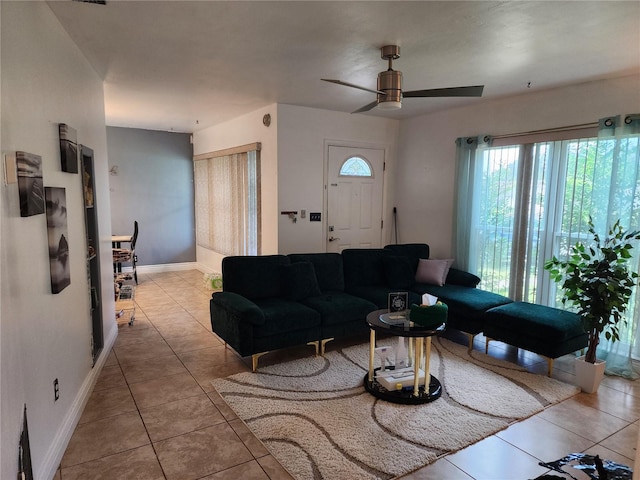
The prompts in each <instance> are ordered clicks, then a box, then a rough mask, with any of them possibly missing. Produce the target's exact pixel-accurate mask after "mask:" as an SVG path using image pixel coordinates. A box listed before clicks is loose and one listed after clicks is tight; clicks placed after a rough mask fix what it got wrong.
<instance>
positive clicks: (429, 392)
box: [364, 309, 445, 405]
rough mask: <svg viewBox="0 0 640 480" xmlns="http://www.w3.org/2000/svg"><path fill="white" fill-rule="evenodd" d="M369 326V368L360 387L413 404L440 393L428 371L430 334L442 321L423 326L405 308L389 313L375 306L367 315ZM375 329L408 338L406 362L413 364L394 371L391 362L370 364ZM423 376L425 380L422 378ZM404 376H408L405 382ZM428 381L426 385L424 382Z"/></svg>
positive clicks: (430, 399) (372, 355) (437, 330)
mask: <svg viewBox="0 0 640 480" xmlns="http://www.w3.org/2000/svg"><path fill="white" fill-rule="evenodd" d="M367 323H368V324H369V328H370V329H371V336H370V340H369V371H368V372H367V374H366V375H365V377H364V388H365V390H366V391H367V392H369V393H371V394H372V395H373V396H375V397H377V398H380V399H382V400H386V401H388V402H393V403H403V404H410V405H416V404H421V403H427V402H433V401H434V400H436V399H437V398H439V397H440V395H441V394H442V385H441V384H440V381H439V380H438V379H437V378H436V377H434V376H433V375H431V374H430V371H429V359H430V356H431V337H433V336H434V335H439V334H440V333H442V332H443V331H444V329H445V323H443V324H442V325H440V326H439V327H437V328H435V329H434V328H426V327H422V326H420V325H417V324H414V323H413V322H411V321H410V320H409V311H404V312H393V313H389V310H387V309H383V310H376V311H374V312H371V313H369V314H368V315H367ZM376 332H380V333H384V334H387V335H393V336H396V337H405V338H408V340H409V355H408V357H409V362H410V366H412V367H413V372H411V371H410V370H407V369H405V370H402V371H400V370H399V372H401V373H399V374H397V375H396V374H395V373H394V371H395V366H391V367H385V369H384V370H385V371H384V372H383V371H381V367H378V368H374V357H375V349H376ZM425 379H427V381H426V382H425ZM408 380H410V382H409V384H408V385H407V382H408ZM427 384H428V388H425V385H427Z"/></svg>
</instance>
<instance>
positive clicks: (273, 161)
mask: <svg viewBox="0 0 640 480" xmlns="http://www.w3.org/2000/svg"><path fill="white" fill-rule="evenodd" d="M267 113H268V114H269V115H271V126H269V127H266V126H264V125H263V123H262V117H263V116H264V115H265V114H267ZM277 131H278V111H277V107H276V105H275V104H273V105H269V106H267V107H265V108H261V109H259V110H256V111H254V112H251V113H248V114H247V115H243V116H241V117H238V118H236V119H234V120H230V121H228V122H225V123H221V124H219V125H215V126H213V127H209V128H206V129H203V130H200V131H198V132H195V133H194V134H193V154H194V155H200V154H202V153H207V152H215V151H218V150H224V149H225V148H232V147H238V146H241V145H246V144H249V143H254V142H261V143H262V150H261V151H260V164H261V171H260V182H261V183H260V184H261V208H262V254H263V255H269V254H274V253H278V229H277V225H276V223H275V217H276V212H277V210H278V203H277V202H278V170H277V162H278V138H277ZM196 261H197V262H198V267H199V268H200V269H201V270H203V271H212V272H221V271H222V268H221V264H222V255H220V254H218V253H216V252H213V251H211V250H208V249H206V248H202V247H200V246H198V245H196Z"/></svg>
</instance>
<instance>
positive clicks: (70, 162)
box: [58, 123, 78, 173]
mask: <svg viewBox="0 0 640 480" xmlns="http://www.w3.org/2000/svg"><path fill="white" fill-rule="evenodd" d="M58 132H59V133H60V167H61V168H62V171H63V172H69V173H78V133H77V132H76V130H75V129H74V128H71V127H70V126H69V125H67V124H65V123H59V124H58Z"/></svg>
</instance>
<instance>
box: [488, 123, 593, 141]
mask: <svg viewBox="0 0 640 480" xmlns="http://www.w3.org/2000/svg"><path fill="white" fill-rule="evenodd" d="M597 126H598V122H591V123H581V124H578V125H569V126H566V127H556V128H545V129H543V130H531V131H529V132H520V133H505V134H503V135H490V137H491V138H493V139H496V138H511V137H521V136H523V135H538V134H541V133H554V132H565V131H567V132H568V131H571V130H582V129H584V128H594V127H597Z"/></svg>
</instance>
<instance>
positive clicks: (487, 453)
mask: <svg viewBox="0 0 640 480" xmlns="http://www.w3.org/2000/svg"><path fill="white" fill-rule="evenodd" d="M139 281H140V284H139V286H138V287H137V290H136V304H137V311H136V320H135V322H134V324H133V326H129V325H128V324H127V323H126V322H125V321H124V318H123V319H121V321H122V324H120V325H119V327H118V329H119V330H118V339H117V341H116V344H115V346H114V348H113V351H112V352H110V354H109V357H108V360H107V363H106V365H105V367H104V369H103V371H102V372H101V374H100V377H99V379H98V382H97V384H96V386H95V389H94V391H93V393H92V395H91V397H90V399H89V401H88V403H87V406H86V408H85V410H84V412H83V414H82V417H81V419H80V422H79V424H78V426H77V428H76V430H75V432H74V434H73V436H72V438H71V440H70V442H69V445H68V447H67V450H66V452H65V454H64V456H63V458H62V462H61V465H60V469H59V471H58V472H57V476H56V478H57V479H60V480H72V479H108V480H113V479H134V478H135V479H169V480H172V479H180V480H191V479H210V480H214V479H215V480H224V479H233V480H253V479H256V480H258V479H291V478H292V477H291V476H290V475H289V474H288V473H287V472H286V470H285V469H284V468H282V467H281V466H280V465H279V464H278V462H277V461H276V460H275V459H274V458H273V457H272V456H271V455H270V454H269V452H268V451H267V450H266V448H265V447H264V446H263V445H262V444H261V442H260V441H258V440H257V439H256V438H255V437H254V436H253V435H252V434H251V432H250V431H249V430H248V429H247V427H246V426H245V425H244V423H243V422H242V421H241V420H240V419H238V418H237V417H236V416H235V414H234V413H233V411H231V409H229V408H228V407H227V406H226V404H225V403H224V401H223V400H222V399H221V398H220V396H218V395H217V394H216V392H215V391H214V390H213V388H212V387H211V384H210V382H211V380H212V379H214V378H217V377H223V376H227V375H230V374H233V373H237V372H241V371H249V370H250V368H249V365H250V363H249V361H248V360H247V359H245V360H243V359H241V358H239V357H238V356H237V355H236V354H235V353H234V352H232V351H231V350H229V349H227V348H225V347H224V345H223V343H222V342H221V341H220V339H219V338H218V337H217V336H216V335H214V334H213V333H212V332H211V324H210V321H209V298H210V295H211V292H210V291H208V290H206V289H205V288H204V286H203V275H202V273H200V272H198V271H187V272H171V273H161V274H154V275H139ZM125 318H126V317H125ZM454 337H455V335H454ZM454 339H455V338H454ZM362 340H365V341H366V339H362ZM461 341H463V340H462V339H461ZM328 348H331V344H329V345H328ZM475 348H478V349H481V348H484V347H483V339H482V338H478V339H476V346H475ZM309 349H310V347H304V348H300V349H289V350H287V351H281V352H275V353H273V354H269V355H267V356H265V357H262V358H261V360H260V361H261V364H267V363H270V362H276V361H282V360H287V359H290V358H295V357H296V356H297V357H299V356H302V355H308V354H310V350H309ZM490 352H491V354H492V355H494V356H496V357H500V358H506V359H508V360H511V361H514V362H516V363H518V364H521V365H523V366H526V367H527V368H529V369H531V370H532V371H536V372H540V373H541V374H544V372H545V371H546V362H544V360H543V359H542V358H540V357H538V356H537V355H534V354H531V353H529V352H524V351H518V350H517V349H514V348H512V347H509V346H507V345H504V344H501V343H499V342H495V343H492V345H491V347H490ZM554 376H555V377H557V378H560V379H562V380H565V381H568V382H571V380H572V377H573V372H572V366H571V359H570V358H562V359H559V360H558V361H556V366H555V371H554ZM639 426H640V381H636V382H631V381H627V380H623V379H620V378H616V377H606V378H605V380H604V382H603V384H602V385H601V387H600V389H599V391H598V393H596V394H591V395H587V394H579V395H577V396H575V397H573V398H571V399H569V400H566V401H564V402H562V403H560V404H558V405H555V406H552V407H550V408H548V409H546V410H544V411H543V412H541V413H539V414H537V415H535V416H533V417H531V418H529V419H527V420H524V421H522V422H519V423H516V424H514V425H512V426H511V427H509V428H507V429H506V430H503V431H502V432H499V433H497V434H496V435H493V436H491V437H488V438H486V439H484V440H482V441H480V442H478V443H476V444H474V445H471V446H469V447H467V448H465V449H463V450H460V451H459V452H456V453H454V454H451V455H448V456H446V457H443V458H441V459H440V460H438V461H437V462H435V463H433V464H432V465H429V466H427V467H424V468H423V469H421V470H419V471H416V472H414V473H412V474H409V475H407V476H405V477H404V480H418V479H420V480H425V479H439V480H442V479H454V480H457V479H460V480H465V479H466V480H469V479H477V480H502V479H504V480H508V479H519V480H520V479H527V478H535V477H536V476H539V475H542V474H544V473H546V472H547V471H548V470H547V469H546V468H544V467H541V466H539V465H538V462H540V461H541V460H542V461H553V460H557V459H559V458H561V457H563V456H565V455H567V454H569V453H573V452H586V453H589V454H599V455H600V456H601V457H603V458H605V459H608V460H612V461H614V462H618V463H622V464H624V465H628V466H631V467H632V466H633V459H634V457H635V446H636V438H637V435H638V428H639ZM572 474H573V475H574V476H575V477H576V478H578V479H580V480H581V479H587V478H588V477H587V476H586V475H584V474H581V473H580V472H578V471H572ZM580 475H582V476H580ZM567 478H570V477H567ZM331 480H334V479H331ZM335 480H342V479H335ZM345 480H346V479H345Z"/></svg>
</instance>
